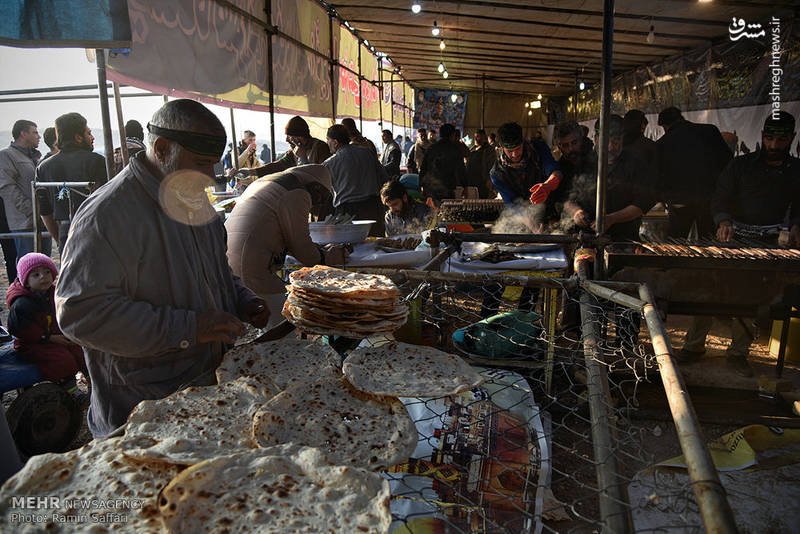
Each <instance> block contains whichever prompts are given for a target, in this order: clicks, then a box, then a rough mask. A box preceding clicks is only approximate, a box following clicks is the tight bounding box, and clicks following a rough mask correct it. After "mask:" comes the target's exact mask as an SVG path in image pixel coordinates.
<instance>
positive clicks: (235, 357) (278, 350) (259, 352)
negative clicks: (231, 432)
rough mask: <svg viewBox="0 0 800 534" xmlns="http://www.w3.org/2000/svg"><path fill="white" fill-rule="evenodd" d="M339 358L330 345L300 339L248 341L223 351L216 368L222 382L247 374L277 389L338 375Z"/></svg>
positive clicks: (339, 373) (218, 378)
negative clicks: (223, 355) (223, 353)
mask: <svg viewBox="0 0 800 534" xmlns="http://www.w3.org/2000/svg"><path fill="white" fill-rule="evenodd" d="M341 367H342V366H341V357H340V356H339V354H337V352H336V351H335V350H333V348H331V346H330V345H326V344H325V343H321V342H314V341H307V340H302V339H281V340H279V341H268V342H266V343H249V344H247V345H241V346H238V347H234V348H232V349H231V350H229V351H228V352H226V353H225V357H224V358H223V360H222V363H221V364H220V366H219V367H218V368H217V381H218V382H219V383H220V384H222V383H224V382H229V381H231V380H236V379H237V378H241V377H243V376H244V377H247V378H250V379H252V380H256V381H258V382H261V383H263V384H265V385H266V386H268V387H269V385H270V384H275V385H276V386H277V387H278V388H280V390H283V389H286V388H287V387H289V386H291V385H293V384H296V383H297V382H308V381H313V380H316V379H318V378H321V377H323V376H341V374H342V368H341Z"/></svg>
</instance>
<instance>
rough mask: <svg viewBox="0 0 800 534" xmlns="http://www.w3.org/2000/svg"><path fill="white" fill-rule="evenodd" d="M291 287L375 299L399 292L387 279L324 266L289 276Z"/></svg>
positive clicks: (301, 270) (309, 268) (303, 270)
mask: <svg viewBox="0 0 800 534" xmlns="http://www.w3.org/2000/svg"><path fill="white" fill-rule="evenodd" d="M289 280H291V282H292V286H294V287H299V288H301V289H305V290H306V291H310V292H314V293H324V294H328V293H339V294H347V295H363V296H370V298H375V295H380V296H382V297H384V298H385V297H389V296H397V297H399V296H400V290H399V289H397V286H396V285H395V283H394V282H392V281H391V280H390V279H389V278H388V277H386V276H383V275H379V274H363V273H354V272H350V271H345V270H342V269H335V268H333V267H327V266H324V265H317V266H315V267H303V268H302V269H300V270H298V271H295V272H293V273H292V274H290V275H289Z"/></svg>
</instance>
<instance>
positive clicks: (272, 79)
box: [264, 0, 278, 159]
mask: <svg viewBox="0 0 800 534" xmlns="http://www.w3.org/2000/svg"><path fill="white" fill-rule="evenodd" d="M264 6H265V7H264V11H266V12H267V21H268V22H269V25H270V26H272V1H271V0H265V1H264ZM267 74H269V78H268V79H267V84H268V86H267V90H268V91H269V138H270V145H271V147H272V158H273V159H278V158H277V152H275V71H274V65H273V63H272V35H267Z"/></svg>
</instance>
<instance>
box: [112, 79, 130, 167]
mask: <svg viewBox="0 0 800 534" xmlns="http://www.w3.org/2000/svg"><path fill="white" fill-rule="evenodd" d="M114 105H115V106H116V108H117V125H118V126H119V139H120V142H119V146H120V150H121V151H122V165H123V166H125V165H127V164H128V143H127V142H126V141H125V140H126V139H127V138H128V135H127V133H126V132H125V120H124V119H123V118H122V99H121V98H120V96H119V84H118V83H117V82H114Z"/></svg>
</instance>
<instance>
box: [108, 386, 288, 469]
mask: <svg viewBox="0 0 800 534" xmlns="http://www.w3.org/2000/svg"><path fill="white" fill-rule="evenodd" d="M278 391H279V390H278V388H277V387H276V388H275V389H274V390H272V391H268V390H266V389H265V388H264V387H263V385H262V384H261V383H259V382H255V381H252V380H250V379H248V378H239V379H237V380H234V381H233V382H225V383H224V384H220V385H218V386H207V387H190V388H187V389H183V390H181V391H177V392H175V393H173V394H172V395H170V396H168V397H165V398H163V399H158V400H146V401H142V402H140V403H139V404H138V405H137V406H136V408H134V410H133V412H132V413H131V415H130V416H129V417H128V424H127V426H126V428H125V436H124V437H123V438H122V439H121V440H120V442H119V449H120V451H122V453H123V454H125V455H126V456H129V457H131V458H134V459H138V460H150V461H159V462H168V463H173V464H178V465H191V464H196V463H197V462H202V461H203V460H207V459H208V458H213V457H214V456H219V455H220V454H229V453H231V452H237V451H242V450H248V449H251V448H254V447H255V444H254V443H253V442H252V440H251V439H250V426H251V423H252V417H253V414H254V413H255V412H256V410H257V409H258V407H259V406H261V405H262V404H263V403H265V402H266V401H267V400H269V399H270V397H271V396H272V394H274V393H278Z"/></svg>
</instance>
